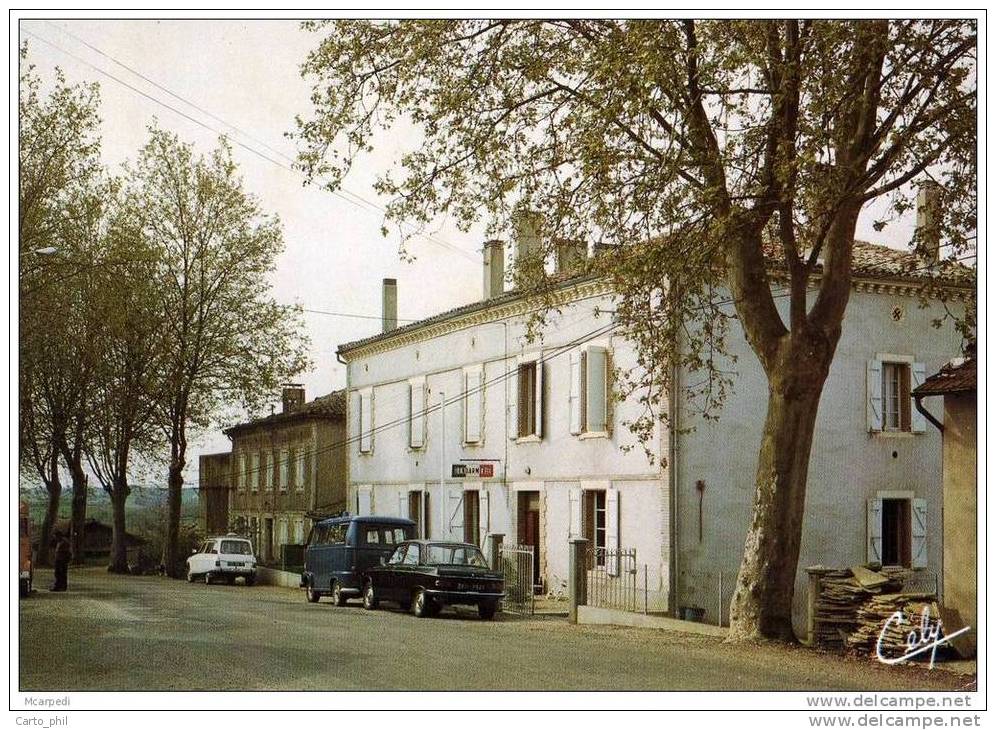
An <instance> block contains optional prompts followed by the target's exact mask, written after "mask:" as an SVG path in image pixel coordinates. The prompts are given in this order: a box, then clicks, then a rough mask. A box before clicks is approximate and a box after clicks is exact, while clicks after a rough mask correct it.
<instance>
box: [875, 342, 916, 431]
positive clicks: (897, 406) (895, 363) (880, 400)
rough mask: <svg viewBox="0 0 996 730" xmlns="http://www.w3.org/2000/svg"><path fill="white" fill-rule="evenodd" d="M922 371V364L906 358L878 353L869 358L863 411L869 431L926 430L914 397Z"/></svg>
mask: <svg viewBox="0 0 996 730" xmlns="http://www.w3.org/2000/svg"><path fill="white" fill-rule="evenodd" d="M892 357H893V358H898V356H892ZM925 373H926V366H925V365H924V364H923V363H919V362H910V361H909V360H907V359H902V360H900V359H890V357H889V356H879V357H877V358H875V359H873V360H869V361H868V365H867V368H866V376H865V380H866V393H867V401H866V405H865V412H866V420H867V424H868V430H869V431H872V432H881V431H906V432H912V433H923V432H924V431H926V428H927V422H926V419H925V418H924V416H923V414H922V413H920V412H919V411H918V410H917V409H916V404H915V402H914V400H913V390H914V389H915V388H916V387H917V386H918V385H920V384H921V383H923V380H924V376H925Z"/></svg>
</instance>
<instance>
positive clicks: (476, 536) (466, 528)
mask: <svg viewBox="0 0 996 730" xmlns="http://www.w3.org/2000/svg"><path fill="white" fill-rule="evenodd" d="M463 541H464V542H469V543H470V544H471V545H480V544H481V500H480V492H478V491H477V490H467V491H466V492H464V493H463Z"/></svg>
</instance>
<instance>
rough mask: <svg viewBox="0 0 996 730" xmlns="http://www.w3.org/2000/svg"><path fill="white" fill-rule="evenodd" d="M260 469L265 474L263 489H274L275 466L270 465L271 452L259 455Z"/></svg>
mask: <svg viewBox="0 0 996 730" xmlns="http://www.w3.org/2000/svg"><path fill="white" fill-rule="evenodd" d="M259 468H260V469H261V470H262V472H263V488H264V489H268V490H269V489H273V465H272V464H271V463H270V454H269V452H266V451H263V452H261V453H260V455H259Z"/></svg>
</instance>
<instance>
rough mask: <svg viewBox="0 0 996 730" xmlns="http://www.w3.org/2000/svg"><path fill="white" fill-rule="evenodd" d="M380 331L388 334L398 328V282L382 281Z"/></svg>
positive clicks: (392, 280)
mask: <svg viewBox="0 0 996 730" xmlns="http://www.w3.org/2000/svg"><path fill="white" fill-rule="evenodd" d="M381 304H382V310H381V311H382V314H381V325H382V326H381V329H382V330H383V331H384V332H390V331H391V330H394V329H397V327H398V281H397V279H384V286H383V297H382V299H381Z"/></svg>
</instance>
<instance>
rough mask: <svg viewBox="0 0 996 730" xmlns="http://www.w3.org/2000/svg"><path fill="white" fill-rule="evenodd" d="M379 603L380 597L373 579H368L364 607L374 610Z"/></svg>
mask: <svg viewBox="0 0 996 730" xmlns="http://www.w3.org/2000/svg"><path fill="white" fill-rule="evenodd" d="M379 605H380V599H379V598H377V594H376V593H375V592H374V585H373V581H370V580H368V581H367V584H366V585H365V586H364V587H363V608H365V609H367V610H368V611H373V610H374V609H375V608H377V606H379Z"/></svg>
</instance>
